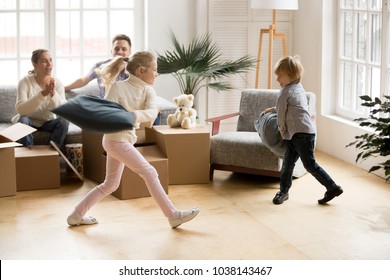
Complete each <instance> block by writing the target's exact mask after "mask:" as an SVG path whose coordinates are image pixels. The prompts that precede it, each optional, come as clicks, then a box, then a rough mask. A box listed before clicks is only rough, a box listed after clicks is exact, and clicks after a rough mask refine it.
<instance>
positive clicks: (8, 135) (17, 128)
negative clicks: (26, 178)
mask: <svg viewBox="0 0 390 280" xmlns="http://www.w3.org/2000/svg"><path fill="white" fill-rule="evenodd" d="M34 131H36V129H35V128H33V127H31V126H28V125H25V124H22V123H16V124H14V125H12V126H10V127H8V128H6V129H4V130H1V131H0V178H1V185H0V197H4V196H11V195H15V194H16V163H15V147H18V146H22V145H21V144H19V143H16V141H17V140H19V139H20V138H23V137H24V136H26V135H28V134H30V133H33V132H34Z"/></svg>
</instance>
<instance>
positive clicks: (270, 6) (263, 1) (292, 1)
mask: <svg viewBox="0 0 390 280" xmlns="http://www.w3.org/2000/svg"><path fill="white" fill-rule="evenodd" d="M251 8H252V9H259V10H272V24H270V26H269V28H268V29H260V37H259V46H258V53H257V65H256V85H255V87H256V88H258V87H259V74H260V58H261V49H262V46H263V36H264V34H268V35H269V44H268V84H267V85H268V88H271V80H272V79H271V77H272V52H273V43H274V38H277V39H282V44H283V55H284V56H286V55H287V48H286V36H285V35H284V34H282V33H277V32H276V10H297V9H298V0H251Z"/></svg>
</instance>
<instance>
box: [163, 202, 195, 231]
mask: <svg viewBox="0 0 390 280" xmlns="http://www.w3.org/2000/svg"><path fill="white" fill-rule="evenodd" d="M199 211H200V209H199V208H196V207H194V208H191V209H189V210H185V211H178V212H177V213H175V215H174V218H168V221H169V224H170V225H171V227H172V228H177V227H178V226H180V225H181V224H183V223H185V222H188V221H191V220H192V219H193V218H195V217H196V215H198V213H199Z"/></svg>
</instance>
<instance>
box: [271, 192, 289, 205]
mask: <svg viewBox="0 0 390 280" xmlns="http://www.w3.org/2000/svg"><path fill="white" fill-rule="evenodd" d="M287 199H288V193H284V192H278V193H277V194H276V195H275V197H274V199H273V200H272V202H273V203H274V204H282V203H283V202H285V201H286V200H287Z"/></svg>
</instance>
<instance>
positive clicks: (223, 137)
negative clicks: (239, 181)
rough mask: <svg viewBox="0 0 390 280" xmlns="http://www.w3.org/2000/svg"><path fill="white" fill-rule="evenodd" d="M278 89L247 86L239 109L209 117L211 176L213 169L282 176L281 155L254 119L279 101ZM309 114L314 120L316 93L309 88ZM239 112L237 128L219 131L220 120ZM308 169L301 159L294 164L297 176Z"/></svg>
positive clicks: (237, 114)
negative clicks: (264, 138) (263, 138)
mask: <svg viewBox="0 0 390 280" xmlns="http://www.w3.org/2000/svg"><path fill="white" fill-rule="evenodd" d="M278 95H279V90H274V89H246V90H244V91H243V92H242V93H241V100H240V106H239V112H236V113H232V114H228V115H224V116H219V117H214V118H209V119H207V120H206V121H208V122H211V123H212V128H211V138H210V144H211V146H210V175H209V176H210V180H212V179H213V176H214V170H224V171H231V172H237V173H249V174H257V175H264V176H271V177H280V170H281V167H282V159H280V158H278V157H277V156H276V155H274V154H273V153H272V152H271V151H270V150H269V149H268V148H267V147H266V146H265V145H264V144H263V143H262V142H261V138H260V136H259V134H258V132H257V131H256V129H255V126H254V121H255V120H257V119H258V117H259V115H260V113H261V112H262V111H264V110H265V109H266V108H269V107H272V106H275V105H276V101H277V98H278ZM307 98H308V104H309V111H310V114H311V116H312V118H313V120H315V95H314V94H313V93H310V92H307ZM236 116H238V122H237V128H236V131H231V132H223V133H219V128H220V124H221V121H223V120H226V119H228V118H232V117H236ZM304 174H306V170H305V168H304V167H303V164H302V162H301V161H300V160H298V162H297V163H296V165H295V169H294V177H301V176H303V175H304Z"/></svg>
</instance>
